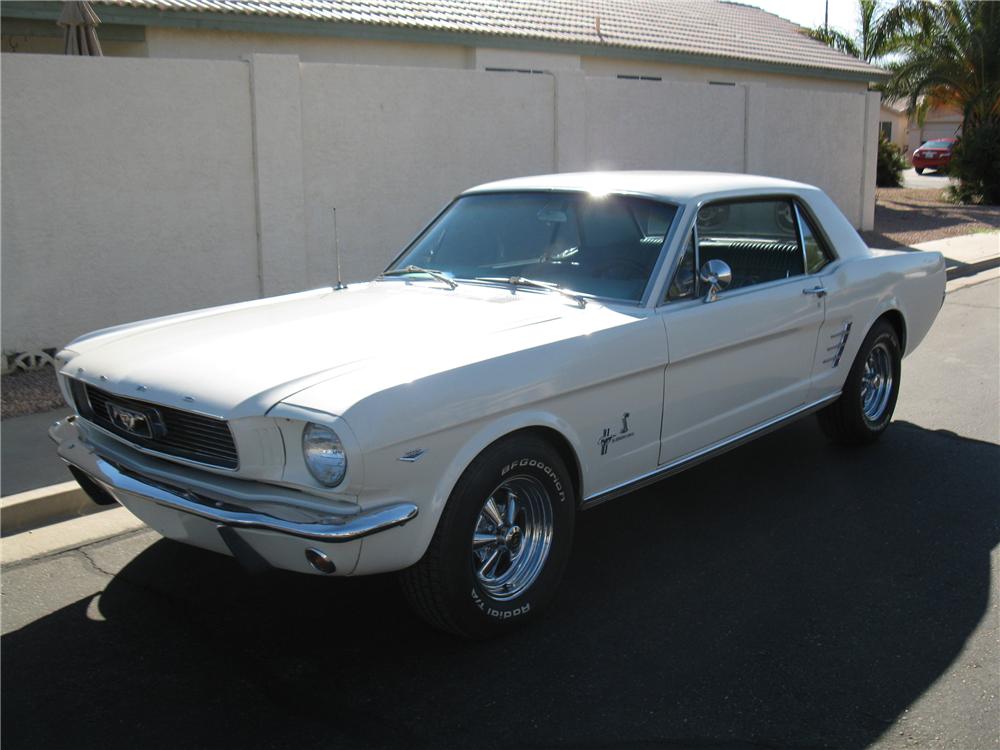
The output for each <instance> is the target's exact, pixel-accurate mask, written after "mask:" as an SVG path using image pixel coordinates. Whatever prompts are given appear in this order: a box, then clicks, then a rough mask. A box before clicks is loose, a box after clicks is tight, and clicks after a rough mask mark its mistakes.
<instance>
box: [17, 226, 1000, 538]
mask: <svg viewBox="0 0 1000 750" xmlns="http://www.w3.org/2000/svg"><path fill="white" fill-rule="evenodd" d="M911 251H916V252H920V251H937V252H940V253H942V254H943V255H944V256H945V258H946V262H947V267H948V291H949V292H951V291H953V290H954V289H958V288H960V287H962V286H967V285H970V284H977V283H980V282H981V281H985V280H987V279H988V278H993V277H994V276H997V275H1000V232H990V233H981V234H969V235H962V236H959V237H950V238H948V239H943V240H935V241H933V242H924V243H921V244H919V245H915V246H913V247H912V248H911ZM68 411H69V410H68V409H67V408H63V409H60V410H56V411H50V412H44V413H41V414H33V415H30V416H27V417H16V418H13V419H5V420H3V422H2V423H0V437H2V441H0V454H2V455H0V459H2V464H0V469H2V474H0V495H2V496H3V499H2V516H3V519H4V522H3V533H4V534H5V535H6V534H10V533H16V532H19V531H23V530H25V529H33V528H39V527H41V526H46V525H48V524H51V523H55V522H57V521H62V520H64V519H67V518H73V517H75V516H78V515H83V514H88V513H92V512H96V511H98V510H101V507H100V506H97V505H94V504H93V503H91V502H90V501H89V500H88V499H86V496H85V495H84V493H83V491H82V490H80V489H79V486H78V485H77V484H76V483H75V482H74V481H73V478H72V476H71V475H70V474H69V471H67V469H66V467H65V465H64V464H63V462H62V461H61V460H59V458H58V457H57V456H56V451H55V446H54V445H53V444H52V442H51V441H50V440H49V438H48V434H47V431H48V427H49V425H50V424H51V423H52V422H53V421H55V420H56V419H60V418H62V417H64V416H66V414H67V413H68ZM107 518H109V519H110V518H112V517H111V516H108V517H107ZM90 523H91V524H94V523H96V520H95V521H91V522H90ZM26 533H31V532H30V531H29V532H26ZM20 536H25V534H20ZM8 538H9V537H8Z"/></svg>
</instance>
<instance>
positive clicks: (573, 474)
mask: <svg viewBox="0 0 1000 750" xmlns="http://www.w3.org/2000/svg"><path fill="white" fill-rule="evenodd" d="M518 433H521V434H523V433H530V434H534V435H537V436H538V437H540V438H542V439H543V440H544V441H545V442H547V443H549V444H550V445H551V446H552V447H553V448H555V449H556V452H557V453H558V454H559V458H561V459H562V460H563V463H564V464H566V469H567V470H568V471H569V476H570V479H571V480H572V482H573V494H574V495H575V496H576V504H577V506H578V507H579V505H580V503H581V502H582V501H583V498H582V497H581V496H580V492H581V491H582V489H583V475H582V474H581V470H580V461H579V460H578V459H577V456H576V451H575V450H573V446H572V445H571V444H570V442H569V441H568V440H567V439H566V437H565V435H563V434H562V433H561V432H559V431H558V430H553V429H552V428H551V427H528V428H525V429H523V430H518V432H517V433H514V434H518Z"/></svg>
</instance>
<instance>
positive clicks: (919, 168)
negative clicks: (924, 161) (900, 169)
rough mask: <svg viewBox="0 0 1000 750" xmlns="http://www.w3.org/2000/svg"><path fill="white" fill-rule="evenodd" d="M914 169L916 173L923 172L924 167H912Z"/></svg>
mask: <svg viewBox="0 0 1000 750" xmlns="http://www.w3.org/2000/svg"><path fill="white" fill-rule="evenodd" d="M914 171H915V172H916V173H917V174H923V173H924V168H923V167H914Z"/></svg>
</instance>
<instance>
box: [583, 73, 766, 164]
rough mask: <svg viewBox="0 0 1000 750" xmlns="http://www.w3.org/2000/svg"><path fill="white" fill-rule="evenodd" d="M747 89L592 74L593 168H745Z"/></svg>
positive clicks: (589, 144)
mask: <svg viewBox="0 0 1000 750" xmlns="http://www.w3.org/2000/svg"><path fill="white" fill-rule="evenodd" d="M745 102H746V90H745V89H744V88H743V87H736V86H712V85H705V84H703V83H677V82H674V81H632V80H618V79H616V78H587V79H586V118H585V122H586V151H587V168H588V169H694V170H711V171H718V172H742V171H744V163H743V162H744V155H743V147H744V139H743V136H744V117H745Z"/></svg>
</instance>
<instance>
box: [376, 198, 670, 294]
mask: <svg viewBox="0 0 1000 750" xmlns="http://www.w3.org/2000/svg"><path fill="white" fill-rule="evenodd" d="M676 213H677V207H676V206H673V205H669V204H666V203H660V202H659V201H655V200H650V199H646V198H636V197H632V196H624V195H603V196H592V195H590V194H587V193H553V192H544V193H543V192H524V193H482V194H473V195H466V196H462V197H461V198H459V199H458V200H456V201H455V202H454V203H452V204H451V206H449V207H448V209H447V210H446V211H445V212H444V213H443V214H442V215H441V216H440V217H438V219H437V220H436V221H435V222H434V223H433V224H432V225H431V226H430V227H428V228H427V230H426V231H424V233H423V234H422V235H421V236H420V237H418V238H417V240H416V241H415V242H414V243H413V244H412V245H411V246H410V247H409V248H408V249H407V251H406V252H405V253H404V254H403V255H402V256H401V257H400V258H399V260H397V261H396V262H395V263H394V264H393V265H392V269H402V268H405V267H406V266H410V265H412V266H418V267H422V268H428V269H433V270H435V271H440V272H442V273H445V274H447V275H449V276H452V277H455V278H458V279H498V278H503V279H509V278H511V277H524V278H526V279H532V280H535V281H543V282H547V283H550V284H556V285H558V286H561V287H564V288H566V289H571V290H573V291H576V292H582V293H584V294H591V295H594V296H597V297H608V298H612V299H621V300H630V301H635V302H637V301H639V300H640V299H641V298H642V294H643V291H644V290H645V288H646V284H647V283H648V281H649V277H650V275H651V274H652V272H653V268H654V266H655V265H656V260H657V258H658V257H659V255H660V248H661V247H662V246H663V241H664V237H665V236H666V234H667V231H668V230H669V229H670V225H671V223H672V222H673V220H674V216H675V215H676Z"/></svg>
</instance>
